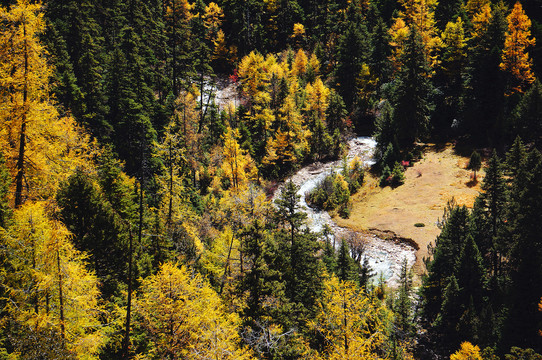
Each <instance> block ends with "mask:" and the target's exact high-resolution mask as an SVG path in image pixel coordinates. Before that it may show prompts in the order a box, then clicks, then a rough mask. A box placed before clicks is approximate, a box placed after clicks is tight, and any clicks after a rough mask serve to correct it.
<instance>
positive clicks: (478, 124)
mask: <svg viewBox="0 0 542 360" xmlns="http://www.w3.org/2000/svg"><path fill="white" fill-rule="evenodd" d="M487 7H488V8H489V5H487ZM483 9H484V8H482V11H483ZM505 11H506V9H505V8H504V7H503V5H502V4H498V5H497V6H495V8H494V9H493V11H492V12H491V14H490V17H489V19H485V20H483V21H481V22H480V25H477V27H478V28H475V31H474V34H473V35H474V36H473V37H472V38H471V40H470V43H469V49H470V52H469V53H468V60H467V62H468V65H467V68H466V84H465V94H464V111H463V124H462V125H463V126H464V131H465V132H466V133H468V134H470V135H471V136H472V137H473V139H474V141H476V142H480V143H485V142H488V141H490V142H491V143H493V144H494V145H498V144H500V143H501V136H502V132H503V127H504V104H505V99H504V92H505V82H504V78H503V73H502V72H501V71H500V69H499V64H500V62H501V52H502V49H503V47H504V33H505V31H506V19H505ZM482 14H483V12H481V13H480V15H482Z"/></svg>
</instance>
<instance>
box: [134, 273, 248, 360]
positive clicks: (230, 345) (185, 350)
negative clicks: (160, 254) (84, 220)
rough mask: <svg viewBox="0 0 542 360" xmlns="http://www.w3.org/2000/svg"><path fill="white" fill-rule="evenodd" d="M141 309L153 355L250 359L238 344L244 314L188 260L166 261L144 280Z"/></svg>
mask: <svg viewBox="0 0 542 360" xmlns="http://www.w3.org/2000/svg"><path fill="white" fill-rule="evenodd" d="M135 309H136V311H137V313H138V314H139V316H140V319H141V320H140V325H141V326H142V328H143V329H144V330H145V331H146V333H147V335H148V337H149V341H150V345H151V346H150V349H149V351H148V354H147V355H149V356H152V357H157V358H161V359H165V358H167V359H250V358H252V357H251V354H250V352H249V351H248V350H246V349H244V348H241V347H239V346H238V342H239V334H238V332H237V327H238V325H239V317H238V316H237V315H236V314H228V313H227V312H226V309H225V307H224V305H223V304H222V301H221V300H220V298H219V297H218V295H217V294H216V293H215V292H214V291H213V289H211V288H210V287H209V285H208V284H207V283H206V282H205V281H204V280H203V279H202V278H201V277H200V276H198V275H195V276H194V275H193V274H192V272H191V271H189V270H188V269H186V268H185V267H184V266H182V267H177V266H175V265H173V264H170V263H165V264H163V265H162V266H161V267H160V271H159V272H158V273H157V274H156V275H153V276H150V277H148V278H146V279H144V280H143V282H142V284H141V290H140V294H139V296H138V297H137V300H136V305H135Z"/></svg>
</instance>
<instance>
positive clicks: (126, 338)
mask: <svg viewBox="0 0 542 360" xmlns="http://www.w3.org/2000/svg"><path fill="white" fill-rule="evenodd" d="M128 230H129V241H130V242H129V248H128V301H127V304H126V327H125V333H124V341H123V346H122V347H123V349H122V352H123V353H124V358H125V359H128V358H129V350H130V321H131V310H132V252H133V241H132V226H131V225H130V224H128Z"/></svg>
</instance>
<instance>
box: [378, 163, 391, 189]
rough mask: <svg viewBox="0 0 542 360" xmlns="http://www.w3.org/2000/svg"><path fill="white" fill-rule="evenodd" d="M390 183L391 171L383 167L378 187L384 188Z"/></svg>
mask: <svg viewBox="0 0 542 360" xmlns="http://www.w3.org/2000/svg"><path fill="white" fill-rule="evenodd" d="M390 181H391V171H390V168H389V167H388V165H386V166H384V169H382V175H381V176H380V186H381V187H384V186H387V185H388V184H389V182H390Z"/></svg>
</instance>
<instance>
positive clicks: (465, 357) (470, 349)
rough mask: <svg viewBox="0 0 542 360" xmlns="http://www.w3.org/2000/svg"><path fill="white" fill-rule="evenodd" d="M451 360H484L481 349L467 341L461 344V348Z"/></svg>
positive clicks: (451, 356)
mask: <svg viewBox="0 0 542 360" xmlns="http://www.w3.org/2000/svg"><path fill="white" fill-rule="evenodd" d="M450 360H482V355H481V354H480V348H479V347H478V346H474V345H472V344H471V343H470V342H468V341H465V342H463V343H461V348H460V349H459V350H457V351H456V352H455V353H453V354H452V355H450Z"/></svg>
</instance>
